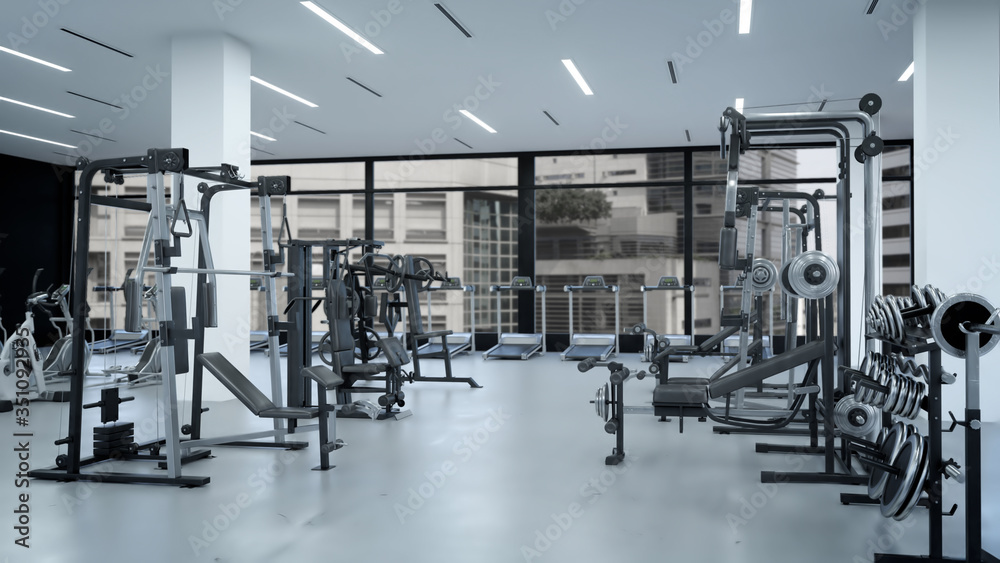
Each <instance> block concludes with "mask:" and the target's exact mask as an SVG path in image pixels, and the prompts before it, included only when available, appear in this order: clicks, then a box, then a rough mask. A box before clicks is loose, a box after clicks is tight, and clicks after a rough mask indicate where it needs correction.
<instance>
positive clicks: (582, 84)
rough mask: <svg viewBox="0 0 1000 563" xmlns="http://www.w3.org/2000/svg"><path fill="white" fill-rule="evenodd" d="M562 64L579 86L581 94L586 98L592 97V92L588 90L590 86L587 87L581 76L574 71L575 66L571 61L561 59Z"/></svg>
mask: <svg viewBox="0 0 1000 563" xmlns="http://www.w3.org/2000/svg"><path fill="white" fill-rule="evenodd" d="M562 64H563V65H565V66H566V70H568V71H569V73H570V75H571V76H572V77H573V80H576V83H577V84H578V85H579V86H580V89H581V90H583V93H584V94H586V95H588V96H593V95H594V91H593V90H591V89H590V86H588V85H587V81H586V80H584V79H583V75H582V74H580V71H579V70H577V69H576V65H575V64H573V59H563V60H562Z"/></svg>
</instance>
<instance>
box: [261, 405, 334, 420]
mask: <svg viewBox="0 0 1000 563" xmlns="http://www.w3.org/2000/svg"><path fill="white" fill-rule="evenodd" d="M318 415H319V409H309V408H300V407H274V408H273V409H266V410H262V411H260V414H258V415H257V416H259V417H261V418H316V417H317V416H318Z"/></svg>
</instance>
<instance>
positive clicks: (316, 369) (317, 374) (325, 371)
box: [302, 366, 344, 391]
mask: <svg viewBox="0 0 1000 563" xmlns="http://www.w3.org/2000/svg"><path fill="white" fill-rule="evenodd" d="M302 375H304V376H305V377H308V378H309V379H311V380H313V381H315V382H316V383H318V384H319V386H320V387H322V388H323V389H325V390H327V391H329V390H330V389H335V388H337V387H340V386H341V385H343V384H344V378H343V377H340V376H339V375H337V374H335V373H333V370H332V369H330V368H328V367H326V366H309V367H306V368H302Z"/></svg>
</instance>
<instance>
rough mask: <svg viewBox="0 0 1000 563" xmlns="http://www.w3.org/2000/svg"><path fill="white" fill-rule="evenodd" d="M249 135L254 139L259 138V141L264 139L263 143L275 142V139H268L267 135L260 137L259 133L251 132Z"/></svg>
mask: <svg viewBox="0 0 1000 563" xmlns="http://www.w3.org/2000/svg"><path fill="white" fill-rule="evenodd" d="M250 134H251V135H253V136H254V137H260V138H261V139H264V140H265V141H277V139H272V138H271V137H268V136H267V135H261V134H260V133H258V132H256V131H251V132H250Z"/></svg>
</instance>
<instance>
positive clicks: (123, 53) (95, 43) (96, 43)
mask: <svg viewBox="0 0 1000 563" xmlns="http://www.w3.org/2000/svg"><path fill="white" fill-rule="evenodd" d="M59 29H61V30H63V31H65V32H66V33H68V34H70V35H72V36H74V37H79V38H80V39H83V40H84V41H90V42H91V43H93V44H94V45H100V46H101V47H104V48H105V49H108V50H110V51H114V52H116V53H118V54H119V55H125V56H126V57H128V58H130V59H131V58H134V57H133V56H132V55H130V54H129V53H126V52H125V51H122V50H121V49H117V48H115V47H112V46H111V45H108V44H107V43H102V42H100V41H98V40H96V39H94V38H92V37H87V36H86V35H84V34H82V33H77V32H76V31H73V30H72V29H66V28H65V27H61V28H59Z"/></svg>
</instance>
